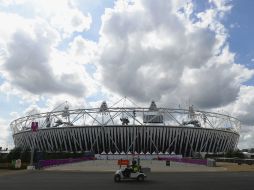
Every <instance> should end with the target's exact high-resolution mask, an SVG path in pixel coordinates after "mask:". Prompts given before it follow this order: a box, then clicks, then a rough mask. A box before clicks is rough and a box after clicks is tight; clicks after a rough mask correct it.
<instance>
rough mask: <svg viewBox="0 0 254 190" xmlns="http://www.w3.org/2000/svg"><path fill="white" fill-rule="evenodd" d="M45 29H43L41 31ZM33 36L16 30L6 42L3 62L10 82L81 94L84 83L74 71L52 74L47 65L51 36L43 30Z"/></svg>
mask: <svg viewBox="0 0 254 190" xmlns="http://www.w3.org/2000/svg"><path fill="white" fill-rule="evenodd" d="M44 32H47V31H44ZM41 35H42V34H41V33H39V34H35V36H34V38H33V37H31V36H30V35H29V34H27V33H25V32H24V31H17V32H16V33H15V34H14V35H13V37H12V40H11V42H10V43H9V44H8V54H9V56H8V58H7V60H6V62H5V64H4V69H5V71H6V72H7V75H8V79H9V80H10V82H11V83H12V84H14V85H16V86H17V87H19V88H21V89H25V90H27V91H29V92H30V93H34V94H41V93H55V94H57V93H69V94H73V95H77V96H81V95H83V94H84V91H85V87H84V85H83V84H82V83H81V82H80V81H79V80H78V79H77V77H76V76H75V74H62V75H60V76H56V75H54V73H53V71H52V68H51V66H50V65H49V59H50V52H51V51H52V50H51V48H52V47H51V45H52V42H51V40H52V38H51V37H50V36H48V35H47V33H46V34H45V33H44V34H43V35H44V36H41Z"/></svg>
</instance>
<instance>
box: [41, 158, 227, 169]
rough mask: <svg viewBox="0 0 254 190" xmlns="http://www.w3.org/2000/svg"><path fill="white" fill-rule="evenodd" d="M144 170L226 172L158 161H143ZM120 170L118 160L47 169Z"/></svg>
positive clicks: (200, 166)
mask: <svg viewBox="0 0 254 190" xmlns="http://www.w3.org/2000/svg"><path fill="white" fill-rule="evenodd" d="M141 166H142V167H143V168H151V172H206V171H207V172H214V171H226V168H224V167H207V166H204V165H195V164H186V163H178V162H171V163H170V166H166V162H165V161H158V160H142V161H141ZM118 168H119V166H118V165H117V160H93V161H85V162H79V163H72V164H65V165H60V166H53V167H49V168H45V170H53V171H55V170H57V171H91V172H106V171H110V172H114V171H116V170H117V169H118Z"/></svg>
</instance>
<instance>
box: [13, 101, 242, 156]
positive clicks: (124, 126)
mask: <svg viewBox="0 0 254 190" xmlns="http://www.w3.org/2000/svg"><path fill="white" fill-rule="evenodd" d="M121 101H123V100H122V99H121V100H119V101H118V102H117V103H116V104H114V105H113V106H108V105H107V103H106V102H105V101H104V102H102V104H101V105H100V106H98V107H97V108H87V109H85V108H84V109H70V108H69V106H64V107H63V109H62V110H57V111H51V112H46V113H38V114H33V115H27V116H25V117H21V118H18V119H16V120H14V121H12V122H11V124H10V127H11V129H12V132H13V139H14V144H15V146H16V147H22V148H24V149H25V148H30V149H37V150H39V151H46V152H59V151H63V152H80V151H81V152H82V151H92V152H94V153H96V154H107V153H111V154H171V153H172V152H174V153H175V154H181V155H183V156H192V155H193V154H194V153H197V152H209V153H221V152H227V151H229V150H233V149H235V148H236V146H237V143H238V139H239V131H240V127H241V124H240V121H239V120H238V119H237V118H234V117H232V116H229V115H226V114H221V113H215V112H207V111H200V110H194V108H193V106H189V108H187V109H182V108H178V109H172V108H164V107H157V105H156V103H155V102H154V101H152V102H151V104H150V106H147V107H139V106H119V102H121ZM148 105H149V104H148Z"/></svg>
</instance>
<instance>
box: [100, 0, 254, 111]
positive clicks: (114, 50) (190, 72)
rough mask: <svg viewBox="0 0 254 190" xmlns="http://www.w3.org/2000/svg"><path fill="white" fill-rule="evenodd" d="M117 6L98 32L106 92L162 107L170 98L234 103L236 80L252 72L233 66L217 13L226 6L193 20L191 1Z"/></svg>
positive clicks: (209, 104)
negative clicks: (108, 90) (152, 102)
mask: <svg viewBox="0 0 254 190" xmlns="http://www.w3.org/2000/svg"><path fill="white" fill-rule="evenodd" d="M120 3H121V2H120V1H118V2H117V3H116V5H115V7H114V8H113V9H110V10H108V11H106V13H105V15H104V17H103V25H102V28H101V33H100V34H101V38H100V44H99V45H100V52H101V54H100V60H99V64H98V65H99V66H98V67H99V72H100V73H101V75H102V81H103V84H105V86H106V87H107V88H109V89H111V90H112V91H113V92H117V93H119V94H121V95H123V96H125V95H126V96H129V97H132V98H133V99H135V100H137V101H140V102H142V101H150V100H151V99H155V100H158V101H164V103H166V105H168V104H169V102H168V99H170V97H173V98H172V99H174V101H173V102H174V103H176V102H177V104H178V103H181V101H183V99H181V98H180V97H184V98H185V99H191V101H192V103H193V104H195V105H197V106H199V107H201V108H212V107H217V106H222V105H227V104H229V103H230V102H232V101H234V100H236V98H237V96H238V93H239V91H240V79H239V80H238V78H239V77H238V76H240V75H241V73H242V72H243V71H245V73H248V77H249V78H250V76H251V75H252V73H251V71H248V70H247V71H246V68H244V67H238V66H237V65H236V64H235V62H234V54H233V53H231V52H228V48H227V46H226V43H225V40H226V38H227V33H226V30H225V28H224V27H223V25H222V24H221V23H220V21H219V20H218V17H219V16H218V14H220V13H222V12H224V13H225V12H226V11H229V10H230V6H227V5H226V4H225V3H219V2H218V1H212V4H213V6H212V8H211V9H208V10H205V11H204V12H203V13H198V14H197V15H196V17H197V18H199V19H198V20H193V19H192V17H194V16H195V15H194V16H193V14H194V12H193V10H192V9H193V6H191V5H192V2H190V1H185V3H181V4H180V3H177V2H175V1H159V2H156V4H155V3H154V2H153V1H141V2H139V3H136V2H135V3H134V4H133V5H132V6H127V7H124V6H119V4H120ZM186 4H187V5H188V6H186ZM191 15H192V16H191ZM207 18H209V19H207ZM236 68H237V69H236ZM248 77H247V78H248ZM166 97H167V98H166ZM175 97H177V98H175ZM167 102H168V103H167Z"/></svg>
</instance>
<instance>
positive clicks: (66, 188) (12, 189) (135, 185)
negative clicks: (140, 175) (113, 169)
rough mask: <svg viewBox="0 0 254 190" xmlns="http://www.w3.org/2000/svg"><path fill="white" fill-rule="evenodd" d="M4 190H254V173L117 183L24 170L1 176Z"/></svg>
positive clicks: (161, 176) (95, 176) (103, 176)
mask: <svg viewBox="0 0 254 190" xmlns="http://www.w3.org/2000/svg"><path fill="white" fill-rule="evenodd" d="M0 189H1V190H22V189H26V190H30V189H31V190H51V189H52V190H53V189H54V190H81V189H82V190H86V189H87V190H97V189H98V190H106V189H110V190H124V189H131V190H135V189H139V190H149V189H153V190H157V189H167V190H168V189H174V190H199V189H200V190H222V189H223V190H227V189H230V190H253V189H254V172H209V173H197V172H195V173H180V172H179V173H151V174H150V175H149V176H148V178H147V179H146V181H144V182H137V181H124V182H121V183H114V181H113V173H85V172H54V171H25V172H18V173H13V174H8V175H2V176H0Z"/></svg>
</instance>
